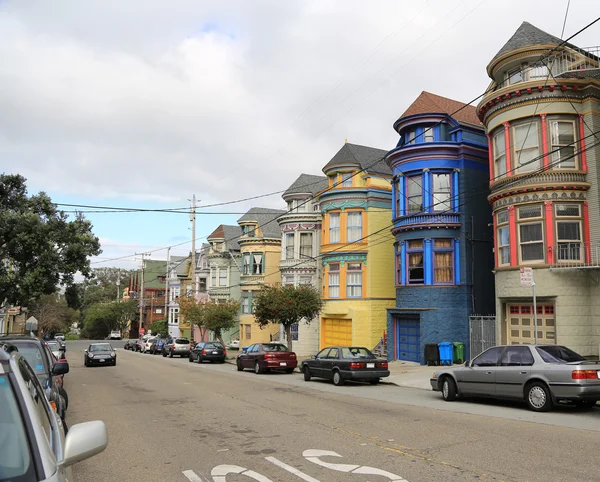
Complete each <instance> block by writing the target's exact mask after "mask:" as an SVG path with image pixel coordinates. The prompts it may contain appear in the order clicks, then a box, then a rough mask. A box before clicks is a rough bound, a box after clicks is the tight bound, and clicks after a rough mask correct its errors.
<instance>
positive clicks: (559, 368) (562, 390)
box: [431, 345, 600, 412]
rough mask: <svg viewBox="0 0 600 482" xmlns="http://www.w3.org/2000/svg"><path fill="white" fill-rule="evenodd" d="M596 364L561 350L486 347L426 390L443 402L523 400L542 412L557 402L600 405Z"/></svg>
mask: <svg viewBox="0 0 600 482" xmlns="http://www.w3.org/2000/svg"><path fill="white" fill-rule="evenodd" d="M599 375H600V361H590V360H586V359H585V358H584V357H583V356H581V355H579V354H578V353H575V352H574V351H573V350H570V349H569V348H567V347H565V346H562V345H506V346H495V347H492V348H488V349H487V350H486V351H484V352H483V353H481V354H480V355H478V356H476V357H475V358H474V359H473V360H470V361H467V362H466V363H465V364H464V366H460V367H456V368H450V367H448V368H446V369H443V370H438V371H436V372H435V373H434V374H433V377H432V378H431V388H432V389H433V390H434V391H441V392H442V397H443V398H444V400H447V401H453V400H455V399H456V398H457V397H458V396H462V397H469V396H477V397H491V398H496V399H514V400H524V401H525V402H526V403H527V405H528V406H529V408H530V409H531V410H534V411H536V412H545V411H548V410H551V409H552V407H553V406H554V405H555V404H556V403H558V402H562V401H566V402H572V403H575V404H576V405H578V406H579V407H582V408H591V407H593V406H594V405H595V404H596V402H597V401H598V400H600V376H599Z"/></svg>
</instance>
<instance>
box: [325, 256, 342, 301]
mask: <svg viewBox="0 0 600 482" xmlns="http://www.w3.org/2000/svg"><path fill="white" fill-rule="evenodd" d="M328 276H329V280H328V286H329V298H339V297H340V264H339V263H330V264H329V274H328Z"/></svg>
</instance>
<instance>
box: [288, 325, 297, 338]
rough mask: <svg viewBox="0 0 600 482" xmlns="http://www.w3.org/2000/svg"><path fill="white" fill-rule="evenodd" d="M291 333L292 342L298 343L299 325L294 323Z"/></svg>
mask: <svg viewBox="0 0 600 482" xmlns="http://www.w3.org/2000/svg"><path fill="white" fill-rule="evenodd" d="M290 331H291V333H292V340H293V341H298V323H294V324H293V325H292V326H290Z"/></svg>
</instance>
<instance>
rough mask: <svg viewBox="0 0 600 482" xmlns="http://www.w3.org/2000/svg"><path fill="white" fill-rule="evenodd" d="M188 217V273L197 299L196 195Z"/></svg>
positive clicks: (194, 296)
mask: <svg viewBox="0 0 600 482" xmlns="http://www.w3.org/2000/svg"><path fill="white" fill-rule="evenodd" d="M190 218H191V221H192V265H191V267H190V273H191V277H192V296H193V298H194V301H198V298H197V294H198V290H197V284H196V195H195V194H194V195H193V196H192V209H191V212H190ZM190 342H191V343H192V345H193V343H194V326H193V325H192V324H191V323H190Z"/></svg>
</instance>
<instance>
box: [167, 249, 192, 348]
mask: <svg viewBox="0 0 600 482" xmlns="http://www.w3.org/2000/svg"><path fill="white" fill-rule="evenodd" d="M187 260H188V257H187V256H171V257H170V258H169V279H168V285H169V293H168V297H169V299H168V304H167V313H168V318H167V324H168V327H169V335H170V336H172V337H178V336H181V331H180V327H179V320H180V316H179V301H178V300H179V297H180V296H181V295H182V293H185V290H184V288H183V280H184V279H185V277H186V267H187Z"/></svg>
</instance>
